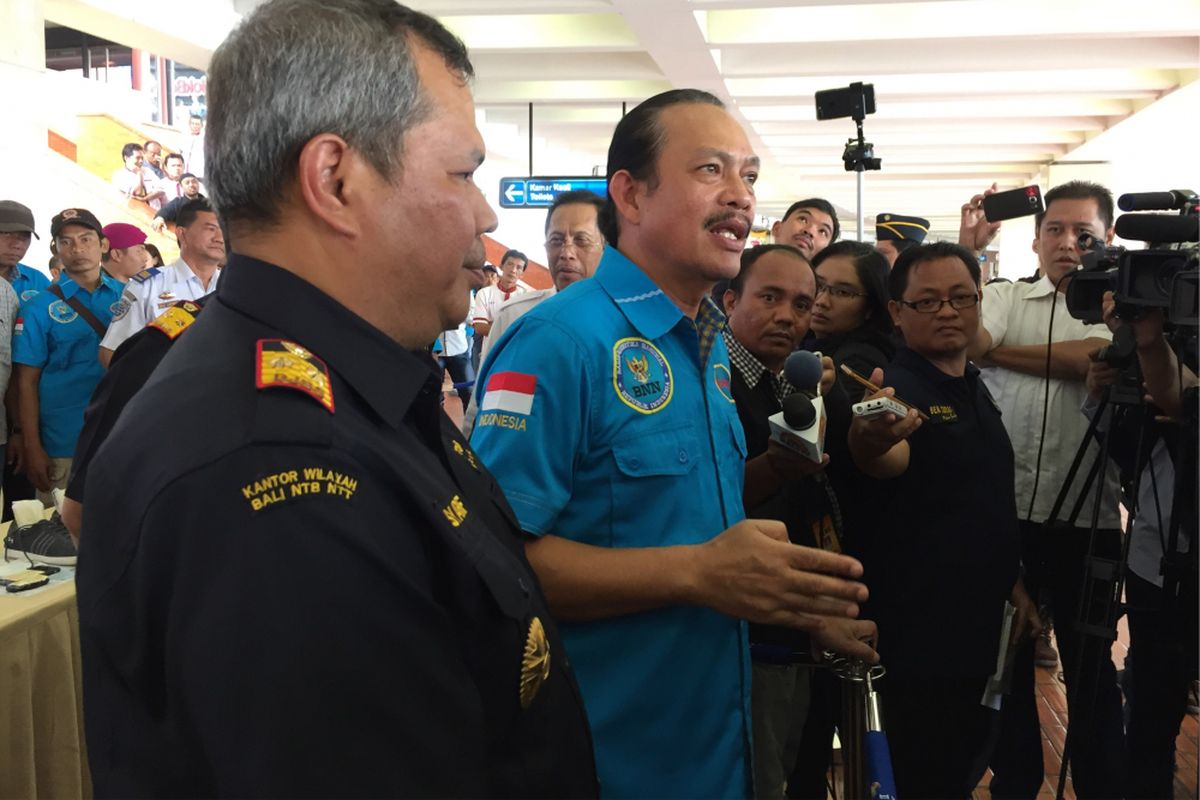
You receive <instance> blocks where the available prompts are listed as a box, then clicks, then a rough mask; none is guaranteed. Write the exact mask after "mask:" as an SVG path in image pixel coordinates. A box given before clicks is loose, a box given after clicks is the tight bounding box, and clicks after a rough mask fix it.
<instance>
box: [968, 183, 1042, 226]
mask: <svg viewBox="0 0 1200 800" xmlns="http://www.w3.org/2000/svg"><path fill="white" fill-rule="evenodd" d="M1045 210H1046V206H1045V204H1044V203H1043V202H1042V189H1041V187H1040V186H1025V187H1022V188H1020V189H1011V190H1009V191H1007V192H996V193H995V194H989V195H988V196H987V197H985V198H983V215H984V216H985V217H987V221H988V222H1000V221H1001V220H1005V219H1016V218H1017V217H1028V216H1031V215H1033V214H1040V213H1042V212H1043V211H1045Z"/></svg>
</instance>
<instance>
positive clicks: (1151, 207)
mask: <svg viewBox="0 0 1200 800" xmlns="http://www.w3.org/2000/svg"><path fill="white" fill-rule="evenodd" d="M1195 202H1196V193H1195V192H1190V191H1188V190H1186V189H1172V190H1171V191H1169V192H1135V193H1133V194H1123V195H1121V196H1120V197H1118V198H1117V208H1119V209H1121V210H1122V211H1178V210H1179V209H1181V208H1185V207H1187V205H1188V204H1189V203H1195ZM1122 238H1128V237H1122Z"/></svg>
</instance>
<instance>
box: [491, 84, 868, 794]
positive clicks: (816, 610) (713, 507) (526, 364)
mask: <svg viewBox="0 0 1200 800" xmlns="http://www.w3.org/2000/svg"><path fill="white" fill-rule="evenodd" d="M757 173H758V158H757V157H756V156H755V155H754V153H753V152H752V151H751V149H750V145H749V142H748V141H747V139H746V136H745V133H744V132H743V131H742V129H741V127H740V126H739V125H738V124H737V122H736V121H735V120H734V119H733V117H731V116H730V115H729V114H728V113H727V112H726V111H725V109H724V107H723V105H722V104H721V102H720V101H719V100H718V99H717V98H715V97H713V96H712V95H710V94H708V93H706V92H700V91H695V90H675V91H670V92H666V93H664V94H661V95H658V96H656V97H653V98H651V99H650V100H647V101H645V102H644V103H642V104H641V105H639V106H638V107H637V108H635V109H634V110H633V111H632V112H630V113H629V114H628V115H626V116H625V117H624V118H623V119H622V121H621V122H620V124H618V126H617V129H616V131H615V133H614V135H613V141H612V145H611V146H610V149H609V156H608V176H609V197H608V200H607V202H606V205H605V209H604V213H603V214H602V215H601V229H602V232H603V233H604V235H605V238H606V239H607V241H609V242H610V243H613V244H614V245H615V246H613V247H609V248H608V249H606V251H605V253H604V256H603V259H602V260H601V263H600V266H599V268H598V269H597V270H596V274H595V276H594V279H593V280H590V281H581V282H578V283H576V284H575V285H572V286H570V287H568V288H567V289H566V290H565V291H563V292H561V293H559V294H557V295H555V296H554V297H552V298H550V299H548V300H546V301H545V302H544V303H542V304H540V305H539V306H538V307H537V308H535V309H533V310H532V311H530V312H529V313H527V314H525V315H524V316H523V317H521V318H520V319H519V320H517V322H516V323H515V324H514V325H513V327H511V328H510V329H509V332H508V333H507V334H505V335H504V336H503V337H502V338H501V339H500V340H499V341H498V342H497V343H496V345H495V346H494V349H493V351H492V354H491V355H490V356H489V358H488V359H487V361H486V362H485V364H484V368H483V373H482V375H481V376H480V379H479V381H478V382H477V383H476V385H477V386H478V387H480V391H482V397H481V400H480V403H479V416H478V418H477V420H476V426H475V430H474V433H473V438H472V441H473V443H474V444H475V446H476V448H477V450H478V452H479V455H480V456H481V457H482V458H483V459H484V460H485V461H486V462H487V464H488V466H489V468H490V469H491V470H492V471H493V473H494V474H495V475H496V476H497V478H498V480H499V481H500V484H501V486H502V488H503V489H504V492H505V495H506V496H507V497H508V499H509V502H510V503H511V504H512V507H513V510H514V511H515V512H516V514H517V517H518V519H519V520H520V523H521V527H522V529H523V530H524V531H525V532H526V533H527V534H529V536H530V537H531V538H530V540H528V542H527V544H526V552H527V554H528V556H529V560H530V562H531V563H532V564H533V566H534V569H535V570H536V571H537V573H538V576H539V579H540V580H541V582H542V586H543V588H544V589H545V592H546V595H547V597H548V598H549V601H550V604H551V608H552V610H553V611H554V613H555V616H556V617H557V619H559V620H560V621H561V623H562V624H561V631H562V634H563V639H564V643H565V645H566V648H567V651H568V654H569V656H570V658H571V661H572V663H573V665H574V667H575V670H576V675H577V677H578V679H579V685H580V689H581V690H582V693H583V698H584V703H585V704H586V706H587V711H588V719H589V722H590V723H591V726H592V733H593V742H594V744H595V748H596V764H597V769H598V771H599V774H600V785H601V793H602V794H603V795H605V796H608V797H631V796H639V797H646V796H652V797H700V796H703V797H740V796H748V795H749V794H750V793H751V791H752V787H751V771H750V746H751V742H750V723H749V720H750V715H749V700H750V694H749V688H750V680H749V676H750V663H749V658H748V644H747V638H746V623H745V622H744V621H743V620H746V619H749V620H753V621H757V622H771V623H776V624H785V625H792V626H795V627H800V628H805V629H808V630H814V631H820V630H821V629H822V617H823V616H826V615H837V616H849V615H853V614H855V613H857V607H856V605H855V603H856V602H857V601H861V600H863V599H865V597H866V592H865V589H864V588H863V587H862V586H861V585H860V584H858V583H855V582H854V581H852V580H847V579H846V578H849V577H854V576H857V575H858V574H859V571H860V569H861V568H860V566H859V565H858V563H857V562H855V561H854V560H853V559H850V558H847V557H844V556H839V555H835V554H832V553H825V552H822V551H819V550H813V549H810V548H805V547H800V546H798V545H793V544H791V543H789V542H788V538H787V531H786V529H785V527H784V525H783V524H782V523H779V522H767V521H758V520H745V519H744V517H745V514H744V511H743V508H742V474H743V467H744V461H745V455H746V445H745V440H744V438H743V436H742V429H741V424H740V423H739V422H738V417H737V413H736V410H735V407H734V404H733V399H732V396H731V395H730V390H729V375H730V373H729V359H728V355H727V352H726V349H725V343H724V341H723V340H722V338H721V328H722V327H723V325H724V318H723V317H722V316H721V314H720V312H719V311H718V310H717V309H716V307H715V305H714V304H713V303H712V302H711V301H710V300H709V299H708V293H709V291H710V290H711V289H712V286H713V284H714V283H715V282H716V281H717V280H719V279H722V278H731V277H733V275H734V274H736V272H737V270H738V268H739V256H740V253H741V251H742V249H743V248H744V247H745V244H746V237H747V236H748V234H749V232H750V224H751V221H752V220H753V218H754V208H755V201H754V189H753V185H754V181H755V180H756V178H757ZM810 570H811V571H810ZM814 573H825V574H814Z"/></svg>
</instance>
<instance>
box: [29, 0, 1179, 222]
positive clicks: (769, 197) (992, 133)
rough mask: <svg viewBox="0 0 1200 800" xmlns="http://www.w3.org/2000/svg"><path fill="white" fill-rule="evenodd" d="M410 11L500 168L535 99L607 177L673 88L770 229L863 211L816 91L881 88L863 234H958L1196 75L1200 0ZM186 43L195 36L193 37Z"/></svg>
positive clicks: (869, 1)
mask: <svg viewBox="0 0 1200 800" xmlns="http://www.w3.org/2000/svg"><path fill="white" fill-rule="evenodd" d="M176 2H177V0H160V3H159V4H156V7H158V8H159V10H160V11H162V10H163V9H162V8H161V7H160V6H171V5H172V4H173V3H176ZM210 2H212V3H213V5H214V6H221V7H222V9H221V13H214V14H211V15H209V18H210V19H216V20H218V21H219V22H218V23H216V24H220V25H224V26H225V29H226V30H227V29H228V28H227V24H228V23H227V22H226V20H228V19H229V18H230V17H231V16H232V17H233V18H236V15H237V13H238V12H243V13H244V12H245V11H246V10H248V9H249V8H250V7H253V5H255V4H256V2H257V0H210ZM179 4H180V7H181V8H186V7H189V5H190V4H187V3H184V2H182V0H179ZM46 5H47V18H48V19H49V18H52V17H54V16H56V15H55V14H52V13H51V8H57V9H63V8H64V7H74V8H75V9H76V10H78V9H80V8H83V7H86V8H87V9H88V10H91V11H94V10H96V9H97V8H99V7H104V8H107V9H109V10H111V8H112V7H113V6H126V5H128V6H132V7H136V8H141V9H143V10H144V9H145V8H146V7H145V6H144V4H141V3H136V4H134V3H124V2H121V0H47V3H46ZM410 5H412V6H414V7H416V8H419V9H421V10H423V11H426V12H428V13H431V14H433V15H435V16H437V17H439V18H440V19H442V21H443V22H444V23H446V24H447V25H448V26H449V27H450V28H451V29H452V30H454V31H455V32H456V33H457V34H458V35H459V36H461V37H462V38H463V40H464V41H465V42H466V44H467V45H468V47H469V48H470V51H471V56H472V60H473V62H474V64H475V68H476V74H477V80H476V86H475V89H476V101H477V104H478V106H479V108H480V121H481V123H482V128H483V131H484V135H485V138H486V139H487V141H488V145H489V150H490V151H491V155H492V156H493V157H495V158H498V159H500V160H502V161H508V162H510V163H517V164H520V165H521V166H522V167H523V168H524V167H526V166H527V163H528V150H529V141H528V136H529V124H528V116H529V111H528V103H530V102H532V103H533V104H534V111H533V136H534V159H533V169H534V172H535V173H536V174H564V173H566V174H589V173H591V172H592V169H593V167H596V166H599V167H600V169H601V171H602V170H603V164H604V161H605V154H606V151H607V147H608V140H609V136H610V134H611V131H612V127H613V125H614V124H615V123H616V121H617V120H618V119H619V118H620V115H621V104H622V103H623V102H624V103H628V104H629V106H630V107H632V106H633V105H634V104H636V103H637V102H639V101H640V100H643V99H645V98H646V97H648V96H650V95H652V94H655V93H657V92H659V91H663V90H666V89H669V88H672V87H685V86H687V87H697V88H702V89H707V90H709V91H711V92H714V93H715V94H717V95H718V96H720V97H721V98H722V99H724V100H725V101H726V102H727V103H728V104H729V105H730V109H731V111H733V113H734V114H735V115H737V116H738V117H739V119H740V120H741V121H742V122H743V123H744V125H745V127H746V130H747V132H748V133H749V134H750V136H751V141H752V143H753V144H754V146H755V147H756V148H757V149H758V151H759V154H760V155H761V156H762V157H763V160H764V169H763V177H762V180H761V182H760V185H759V213H760V214H764V215H771V216H778V215H779V214H780V213H782V211H783V210H784V209H785V208H786V207H787V205H788V204H789V203H790V202H791V201H793V200H796V199H799V198H801V197H809V196H814V195H815V196H824V197H827V198H829V199H830V200H832V201H833V202H834V203H835V204H836V205H838V206H839V207H840V208H842V209H843V210H852V209H853V208H854V206H855V180H854V176H853V174H852V173H847V172H845V171H844V170H843V167H842V162H841V155H842V149H843V146H844V144H845V142H846V139H847V138H848V137H850V136H851V135H852V134H853V132H854V125H853V122H852V121H851V120H849V119H841V120H828V121H823V122H818V121H816V120H815V118H814V116H815V115H814V109H813V93H814V92H816V91H817V90H820V89H827V88H835V87H839V86H845V85H847V84H849V83H851V82H852V81H858V80H861V81H863V82H866V83H874V85H875V93H876V103H877V108H878V112H877V113H876V114H874V115H871V116H869V117H868V118H867V120H866V122H865V130H866V135H867V139H868V141H870V142H872V143H874V145H875V155H876V156H877V157H879V158H882V159H883V169H882V171H880V172H868V173H866V176H865V187H866V189H865V198H866V201H865V207H866V208H865V210H866V212H867V217H868V220H873V217H874V214H875V213H877V212H883V211H890V212H896V213H911V214H918V215H920V216H925V217H928V218H930V219H931V220H933V221H934V224H935V228H940V229H943V230H949V229H950V228H954V229H956V228H957V221H956V220H957V214H958V206H959V205H960V204H961V203H962V202H964V201H965V200H966V199H967V198H968V197H969V196H970V195H971V194H973V193H975V192H976V191H979V190H981V189H982V188H983V187H985V186H986V185H987V184H989V183H990V182H991V181H992V180H996V181H997V182H998V183H999V184H1000V186H1001V188H1015V187H1018V186H1022V185H1025V184H1027V183H1030V182H1033V181H1034V180H1036V179H1037V176H1038V175H1039V174H1040V173H1041V174H1044V170H1045V168H1046V167H1047V166H1048V165H1050V164H1054V163H1062V162H1070V161H1074V160H1079V156H1077V155H1076V154H1077V152H1089V151H1088V150H1087V148H1085V149H1084V150H1083V151H1080V150H1079V149H1080V148H1081V147H1084V146H1085V145H1087V144H1088V143H1089V142H1094V141H1096V138H1097V137H1098V136H1100V135H1101V134H1103V133H1104V132H1105V131H1107V130H1108V129H1110V128H1111V127H1112V126H1114V125H1115V124H1117V123H1119V122H1121V121H1123V120H1126V119H1128V118H1130V117H1131V116H1132V115H1135V114H1136V113H1138V112H1141V111H1142V110H1143V109H1145V108H1147V107H1148V106H1151V105H1152V104H1154V103H1155V102H1156V101H1158V100H1159V99H1160V98H1162V97H1164V96H1166V95H1169V94H1170V93H1171V92H1173V91H1175V90H1177V89H1179V88H1180V87H1183V86H1185V85H1187V84H1189V83H1191V82H1192V81H1194V80H1195V79H1196V78H1197V77H1198V75H1200V0H1138V2H1130V1H1129V0H925V1H924V2H899V1H897V0H861V1H860V0H800V2H775V1H773V0H757V1H755V0H410ZM216 10H217V9H214V11H216ZM64 13H65V12H63V11H60V12H59V14H64ZM155 16H156V17H158V16H160V15H159V14H158V13H157V12H156V14H155ZM161 16H162V17H163V18H165V19H172V18H173V16H174V15H172V14H170V13H166V11H164V13H163V14H162V15H161ZM184 18H185V19H193V18H194V15H193V14H190V13H189V14H187V15H186V16H185V17H184ZM56 21H60V22H66V23H67V24H71V23H70V20H62V19H56ZM111 27H116V26H111ZM173 34H174V36H176V37H179V36H181V35H182V36H184V37H187V33H186V31H181V30H179V28H178V27H176V29H175V30H174V31H173ZM218 34H219V31H216V32H214V31H210V30H207V29H205V30H204V31H203V32H197V34H196V35H195V36H192V37H190V38H191V39H192V40H193V41H192V47H193V50H192V52H191V57H192V59H193V61H195V60H197V59H196V56H195V46H196V45H197V44H198V45H199V46H200V47H201V49H203V48H207V52H211V42H212V41H214V39H218V40H219V35H218ZM106 35H107V34H106ZM110 38H115V39H117V40H118V41H120V39H119V38H117V37H110ZM159 41H160V44H161V41H162V40H159ZM159 50H160V52H161V50H162V48H161V47H160V48H159ZM167 55H170V53H167ZM196 65H197V66H204V64H203V63H200V64H196ZM1192 88H1193V89H1194V88H1196V87H1192ZM1193 132H1194V131H1193ZM1192 138H1194V137H1190V136H1185V135H1182V134H1179V135H1177V136H1175V137H1174V141H1175V142H1176V144H1174V145H1171V146H1172V147H1177V148H1186V147H1193V146H1194V145H1192V144H1191V143H1190V142H1191V140H1192ZM1146 146H1147V147H1154V146H1155V145H1154V143H1153V142H1146ZM1095 150H1096V148H1094V147H1093V148H1091V151H1093V152H1094V151H1095ZM1195 177H1196V176H1192V179H1191V181H1190V182H1192V183H1194V182H1196V181H1195ZM1182 182H1183V183H1188V182H1189V181H1187V180H1183V181H1182ZM1153 188H1164V187H1153ZM849 227H852V223H851V225H850V226H849Z"/></svg>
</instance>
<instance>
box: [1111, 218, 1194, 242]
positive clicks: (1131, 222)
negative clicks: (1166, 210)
mask: <svg viewBox="0 0 1200 800" xmlns="http://www.w3.org/2000/svg"><path fill="white" fill-rule="evenodd" d="M1116 229H1117V236H1120V237H1121V238H1122V239H1129V240H1131V241H1134V242H1194V241H1196V239H1197V238H1200V217H1198V216H1196V215H1195V214H1185V215H1183V216H1178V215H1175V214H1124V215H1122V216H1120V217H1117V225H1116Z"/></svg>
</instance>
